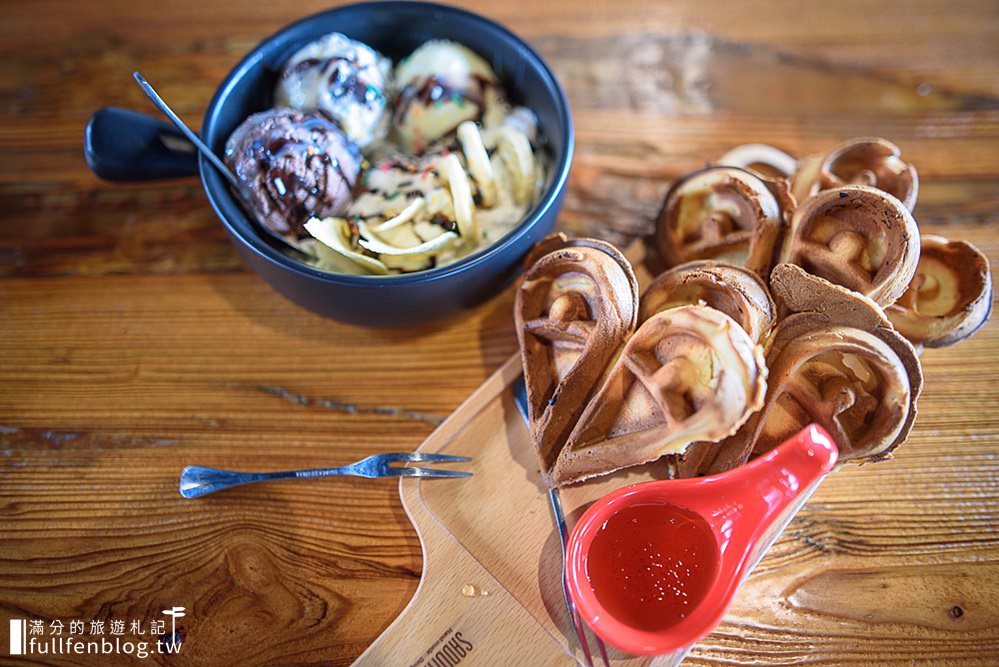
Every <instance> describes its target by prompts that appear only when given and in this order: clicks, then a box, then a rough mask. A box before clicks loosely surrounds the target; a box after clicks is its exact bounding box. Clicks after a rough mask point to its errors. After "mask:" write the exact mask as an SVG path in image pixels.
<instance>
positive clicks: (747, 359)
mask: <svg viewBox="0 0 999 667" xmlns="http://www.w3.org/2000/svg"><path fill="white" fill-rule="evenodd" d="M765 390H766V367H765V366H764V365H763V357H762V353H761V350H760V348H759V347H758V346H757V345H756V344H755V342H754V341H753V340H752V339H751V338H750V337H749V334H747V333H746V332H745V331H744V330H743V329H742V327H740V326H739V325H738V324H737V323H736V322H735V321H734V320H732V318H730V317H729V316H728V315H726V314H724V313H722V312H721V311H719V310H715V309H714V308H711V307H708V306H680V307H677V308H671V309H669V310H665V311H662V312H660V313H656V314H655V315H653V316H652V317H650V318H649V319H648V320H646V321H645V322H643V323H642V325H641V326H640V327H639V328H638V330H637V331H636V332H635V333H634V334H633V335H632V336H631V339H630V340H628V342H627V344H626V345H625V346H624V349H623V350H622V352H621V355H620V356H619V357H618V359H617V362H616V363H615V364H614V367H613V369H611V371H610V374H609V375H608V377H607V379H606V381H605V382H604V383H603V385H602V386H601V387H600V390H599V391H598V392H597V393H596V395H594V397H593V399H592V400H591V401H590V402H589V404H588V405H587V406H586V410H585V411H584V412H583V415H582V416H581V417H580V419H579V423H578V424H576V427H575V428H574V429H573V431H572V433H571V434H570V435H569V439H568V441H567V442H566V444H565V447H563V448H562V450H561V452H560V453H559V456H558V459H557V461H556V463H555V466H554V467H553V469H552V473H551V481H552V483H553V484H554V485H556V486H561V485H563V484H570V483H572V482H578V481H581V480H584V479H587V478H589V477H594V476H596V475H603V474H606V473H610V472H613V471H615V470H620V469H621V468H626V467H629V466H633V465H638V464H640V463H646V462H649V461H654V460H656V459H658V458H659V457H661V456H663V455H665V454H678V453H682V452H683V451H684V450H685V449H686V448H687V447H688V446H689V445H690V444H691V443H694V442H699V441H707V442H717V441H719V440H721V439H723V438H725V437H727V436H729V435H731V434H733V433H734V432H735V431H736V430H737V429H738V428H739V426H741V425H742V423H743V422H744V421H745V420H746V419H747V418H748V417H749V415H750V414H751V413H752V412H753V411H755V410H757V409H758V408H759V407H760V405H761V404H762V402H763V395H764V392H765Z"/></svg>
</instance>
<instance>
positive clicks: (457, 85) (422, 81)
mask: <svg viewBox="0 0 999 667" xmlns="http://www.w3.org/2000/svg"><path fill="white" fill-rule="evenodd" d="M394 79H395V85H396V87H397V91H398V92H397V96H396V102H395V113H394V114H393V116H392V126H393V130H394V132H395V136H396V138H397V139H398V141H399V142H400V144H402V146H403V148H405V149H406V150H408V151H411V152H413V153H422V152H423V151H424V149H426V147H427V146H428V145H429V144H431V143H433V142H434V141H436V140H438V139H440V138H441V137H443V136H445V135H446V134H448V133H450V132H452V131H454V130H455V129H456V128H457V127H458V125H460V124H461V123H462V122H464V121H467V120H474V121H486V115H487V114H488V113H489V112H490V111H491V110H492V109H493V108H495V107H497V106H502V104H501V101H502V96H501V93H500V89H499V85H498V80H497V78H496V73H495V72H493V70H492V68H491V67H490V66H489V63H487V62H486V61H485V60H483V59H482V57H481V56H479V55H478V54H476V53H475V52H473V51H472V50H471V49H469V48H468V47H466V46H462V45H461V44H456V43H455V42H450V41H447V40H433V41H429V42H426V43H425V44H423V45H422V46H420V47H419V48H418V49H416V51H414V52H413V53H412V54H410V55H409V57H407V58H404V59H403V60H402V61H401V62H400V63H399V64H398V65H397V66H396V68H395V75H394ZM486 124H489V123H488V122H487V123H486Z"/></svg>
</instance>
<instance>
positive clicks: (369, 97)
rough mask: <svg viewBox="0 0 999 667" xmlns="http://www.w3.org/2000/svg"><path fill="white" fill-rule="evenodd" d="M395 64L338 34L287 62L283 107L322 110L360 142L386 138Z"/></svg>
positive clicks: (281, 84)
mask: <svg viewBox="0 0 999 667" xmlns="http://www.w3.org/2000/svg"><path fill="white" fill-rule="evenodd" d="M391 73H392V63H391V62H390V61H389V60H388V58H385V57H384V56H382V55H381V54H380V53H378V52H377V51H375V50H374V49H372V48H371V47H369V46H368V45H366V44H362V43H361V42H358V41H355V40H353V39H350V38H349V37H346V36H344V35H341V34H340V33H332V34H330V35H326V36H325V37H323V38H321V39H318V40H316V41H314V42H310V43H309V44H307V45H305V46H304V47H302V48H301V49H299V50H298V51H297V52H296V53H295V54H294V55H293V56H292V57H291V58H290V59H289V60H288V62H287V63H285V65H284V69H282V71H281V78H280V79H279V80H278V85H277V89H276V90H275V92H274V100H275V103H276V105H277V106H286V107H291V108H293V109H298V110H300V111H316V110H318V111H322V112H323V113H325V114H326V115H327V116H329V117H330V118H331V119H333V120H334V121H336V123H337V124H338V125H339V126H340V127H341V128H342V129H343V131H344V133H346V135H347V136H348V137H349V138H350V139H351V140H352V141H354V142H355V143H356V144H357V145H358V146H360V147H362V148H363V147H365V146H367V145H369V144H371V143H373V142H375V141H377V140H378V139H381V138H382V137H384V136H385V133H386V132H387V130H388V113H387V112H386V110H385V107H386V104H387V100H386V95H385V93H386V90H387V89H388V86H389V80H390V76H391Z"/></svg>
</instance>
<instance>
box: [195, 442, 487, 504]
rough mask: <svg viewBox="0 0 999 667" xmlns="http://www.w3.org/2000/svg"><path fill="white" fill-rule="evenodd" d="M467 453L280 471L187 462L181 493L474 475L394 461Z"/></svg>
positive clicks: (393, 456) (394, 456)
mask: <svg viewBox="0 0 999 667" xmlns="http://www.w3.org/2000/svg"><path fill="white" fill-rule="evenodd" d="M471 460H472V459H470V458H468V457H467V456H451V455H450V454H425V453H423V452H390V453H387V454H375V455H374V456H369V457H368V458H366V459H362V460H360V461H358V462H357V463H351V464H350V465H347V466H340V467H339V468H312V469H310V470H281V471H278V472H236V471H234V470H218V469H217V468H204V467H202V466H187V467H186V468H184V471H183V472H182V473H180V495H182V496H184V497H185V498H198V497H200V496H206V495H208V494H209V493H215V492H216V491H223V490H225V489H229V488H232V487H234V486H242V485H243V484H254V483H256V482H269V481H271V480H275V479H301V478H305V477H336V476H339V475H352V476H354V477H370V478H374V477H471V476H472V473H470V472H459V471H457V470H437V469H436V468H415V467H412V468H409V467H405V466H393V465H392V464H393V463H459V462H465V461H471Z"/></svg>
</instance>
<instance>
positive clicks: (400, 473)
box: [386, 468, 472, 477]
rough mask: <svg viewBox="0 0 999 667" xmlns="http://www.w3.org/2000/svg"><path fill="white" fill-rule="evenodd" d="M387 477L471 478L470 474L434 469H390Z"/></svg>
mask: <svg viewBox="0 0 999 667" xmlns="http://www.w3.org/2000/svg"><path fill="white" fill-rule="evenodd" d="M387 473H388V474H387V475H386V477H471V476H472V473H470V472H460V471H458V470H435V469H434V468H389V469H388V471H387Z"/></svg>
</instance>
